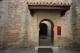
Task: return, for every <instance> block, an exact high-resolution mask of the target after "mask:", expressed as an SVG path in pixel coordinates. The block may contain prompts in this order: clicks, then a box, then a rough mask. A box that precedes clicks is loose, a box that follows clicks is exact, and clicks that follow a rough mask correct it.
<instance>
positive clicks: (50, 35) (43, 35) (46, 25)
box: [39, 19, 54, 46]
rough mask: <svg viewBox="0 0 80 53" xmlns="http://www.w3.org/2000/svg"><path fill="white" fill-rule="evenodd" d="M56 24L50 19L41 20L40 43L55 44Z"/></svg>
mask: <svg viewBox="0 0 80 53" xmlns="http://www.w3.org/2000/svg"><path fill="white" fill-rule="evenodd" d="M53 28H54V24H53V22H52V21H51V20H49V19H43V20H41V22H40V24H39V45H41V46H43V45H46V46H49V45H53V41H54V31H53Z"/></svg>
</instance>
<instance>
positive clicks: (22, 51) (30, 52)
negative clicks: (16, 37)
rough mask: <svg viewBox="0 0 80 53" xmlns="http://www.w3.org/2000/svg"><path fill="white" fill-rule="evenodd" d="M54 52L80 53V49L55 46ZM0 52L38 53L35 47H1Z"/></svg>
mask: <svg viewBox="0 0 80 53" xmlns="http://www.w3.org/2000/svg"><path fill="white" fill-rule="evenodd" d="M52 50H53V53H80V51H76V50H68V49H62V48H54V49H52ZM0 53H38V51H36V50H35V48H15V49H13V48H6V49H0Z"/></svg>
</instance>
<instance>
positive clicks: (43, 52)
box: [38, 48, 53, 53]
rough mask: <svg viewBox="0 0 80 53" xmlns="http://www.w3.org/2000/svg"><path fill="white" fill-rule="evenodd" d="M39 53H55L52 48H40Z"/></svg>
mask: <svg viewBox="0 0 80 53" xmlns="http://www.w3.org/2000/svg"><path fill="white" fill-rule="evenodd" d="M38 53H53V51H52V48H38Z"/></svg>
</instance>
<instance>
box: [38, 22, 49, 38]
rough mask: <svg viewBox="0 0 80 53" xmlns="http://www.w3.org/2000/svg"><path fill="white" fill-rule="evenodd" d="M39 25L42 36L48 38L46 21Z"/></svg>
mask: <svg viewBox="0 0 80 53" xmlns="http://www.w3.org/2000/svg"><path fill="white" fill-rule="evenodd" d="M39 27H40V31H39V35H40V38H46V36H47V25H46V24H44V23H41V24H40V26H39Z"/></svg>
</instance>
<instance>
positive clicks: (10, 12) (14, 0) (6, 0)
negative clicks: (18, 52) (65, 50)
mask: <svg viewBox="0 0 80 53" xmlns="http://www.w3.org/2000/svg"><path fill="white" fill-rule="evenodd" d="M26 2H27V0H3V1H0V47H8V48H9V47H10V48H20V47H34V46H38V43H39V42H38V31H37V30H39V28H38V26H39V22H40V21H41V20H42V19H44V18H42V19H41V18H39V21H38V25H36V24H35V23H36V22H35V21H34V22H33V20H34V19H33V18H34V17H35V16H34V17H32V16H31V14H30V10H29V9H28V6H27V4H26ZM57 13H58V12H57ZM68 13H69V14H68ZM70 13H71V12H70V11H67V13H66V14H65V16H64V17H59V16H60V15H59V14H58V15H57V14H56V13H54V15H56V16H58V17H57V18H59V19H60V20H59V19H56V17H55V16H54V19H55V20H54V19H53V18H49V17H48V18H49V19H51V20H54V21H53V22H55V23H56V20H57V21H58V20H59V21H60V23H61V24H62V27H64V29H66V31H65V32H64V31H63V32H64V33H63V35H62V37H68V38H70V40H71V37H72V36H71V35H72V32H71V22H70V20H71V15H70ZM45 15H46V14H45ZM48 15H49V16H50V14H48ZM51 15H52V17H53V14H51ZM42 17H43V16H42ZM35 20H36V19H35ZM59 21H58V22H57V23H58V25H60V23H59ZM32 23H34V24H32ZM77 23H78V22H77ZM55 25H56V24H55ZM66 25H67V26H66ZM65 26H66V27H65ZM68 27H69V29H68ZM35 28H37V30H35ZM33 29H34V30H35V31H34V30H33ZM55 30H56V27H55ZM36 32H37V33H36ZM35 33H36V34H35ZM67 33H69V34H67ZM65 34H66V35H65ZM33 36H34V37H33ZM56 36H57V35H56V31H55V37H56ZM59 42H60V41H59ZM63 42H65V41H64V40H63ZM66 43H67V42H66ZM66 43H63V44H64V45H65V44H66ZM55 44H57V43H55ZM58 44H59V43H58ZM60 44H61V45H62V43H60Z"/></svg>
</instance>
